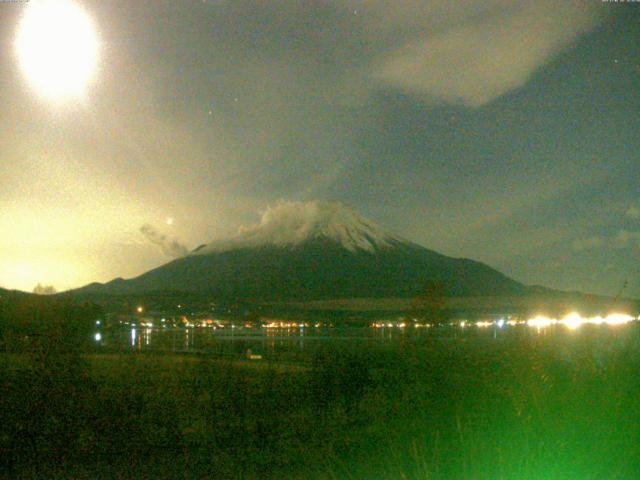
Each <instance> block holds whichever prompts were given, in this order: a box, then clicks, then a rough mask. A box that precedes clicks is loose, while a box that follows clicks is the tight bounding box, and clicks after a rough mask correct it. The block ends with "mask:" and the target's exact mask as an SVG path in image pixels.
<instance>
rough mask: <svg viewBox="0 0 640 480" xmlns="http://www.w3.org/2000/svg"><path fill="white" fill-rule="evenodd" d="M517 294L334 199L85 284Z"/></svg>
mask: <svg viewBox="0 0 640 480" xmlns="http://www.w3.org/2000/svg"><path fill="white" fill-rule="evenodd" d="M434 289H436V290H438V292H439V294H441V295H445V296H453V297H459V296H472V295H519V294H523V293H525V292H526V289H527V287H525V286H524V285H523V284H521V283H519V282H517V281H515V280H513V279H511V278H509V277H507V276H506V275H504V274H502V273H500V272H498V271H497V270H495V269H493V268H491V267H489V266H487V265H485V264H483V263H480V262H477V261H474V260H470V259H466V258H453V257H448V256H446V255H443V254H440V253H438V252H435V251H433V250H429V249H427V248H425V247H422V246H420V245H418V244H416V243H413V242H411V241H408V240H405V239H403V238H402V237H400V236H397V235H395V234H393V233H391V232H389V231H387V230H386V229H384V228H382V227H379V226H378V225H376V224H375V223H374V222H372V221H370V220H368V219H366V218H364V217H362V216H360V215H358V214H357V213H356V212H354V211H353V210H351V209H349V208H347V207H345V206H344V205H342V204H340V203H338V202H322V201H312V202H306V203H302V202H279V203H278V204H276V205H275V206H274V207H270V208H268V209H267V210H266V211H265V212H264V213H263V216H262V219H261V220H260V222H259V223H257V224H256V225H253V226H250V227H246V228H243V229H240V230H239V232H238V234H236V235H235V236H233V237H231V238H229V239H226V240H217V241H214V242H211V243H210V244H207V245H205V246H203V247H199V248H198V249H196V250H194V251H192V252H191V253H189V254H188V255H186V256H184V257H181V258H178V259H175V260H173V261H171V262H169V263H167V264H164V265H161V266H159V267H157V268H154V269H152V270H150V271H148V272H145V273H144V274H142V275H140V276H138V277H135V278H132V279H129V280H124V279H114V280H112V281H111V282H108V283H106V284H91V285H88V286H86V287H83V288H81V289H79V290H78V291H83V292H97V293H100V292H101V293H111V294H139V293H148V292H159V291H163V290H164V291H177V292H180V291H182V292H191V293H195V292H197V293H206V294H207V295H210V296H211V297H215V298H243V299H254V300H278V301H286V300H314V299H329V298H367V297H374V298H381V297H405V298H406V297H412V296H415V295H420V294H421V292H424V291H426V290H434Z"/></svg>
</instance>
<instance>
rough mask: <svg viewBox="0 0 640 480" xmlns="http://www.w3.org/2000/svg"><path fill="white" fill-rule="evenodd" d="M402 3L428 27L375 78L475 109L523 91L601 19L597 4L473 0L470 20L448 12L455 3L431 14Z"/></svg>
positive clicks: (393, 54) (395, 53)
mask: <svg viewBox="0 0 640 480" xmlns="http://www.w3.org/2000/svg"><path fill="white" fill-rule="evenodd" d="M393 3H394V8H395V7H396V5H395V3H396V2H393ZM399 3H401V4H404V5H405V8H404V9H401V11H404V14H405V15H409V14H410V13H411V8H410V7H407V4H413V5H414V9H415V10H414V11H413V14H414V16H416V17H417V18H423V22H422V24H421V25H414V29H416V30H418V33H416V34H414V35H412V36H410V37H409V38H408V39H407V41H406V42H405V43H404V44H403V45H401V46H400V47H399V48H397V49H396V50H395V51H393V52H391V53H390V54H388V55H387V56H386V58H385V59H384V60H383V61H382V62H379V63H378V64H377V66H376V68H375V69H374V70H373V75H374V76H375V77H376V78H377V79H378V80H379V81H381V82H383V83H385V84H387V85H389V86H392V87H395V88H398V89H401V90H404V91H406V92H408V93H412V94H419V95H421V96H423V97H425V98H426V99H432V100H437V101H442V102H447V103H456V104H464V105H467V106H471V107H479V106H482V105H484V104H486V103H489V102H491V101H492V100H495V99H496V98H498V97H500V96H502V95H504V94H506V93H508V92H510V91H512V90H514V89H516V88H518V87H521V86H522V85H524V84H525V83H526V82H527V80H528V79H529V78H530V77H531V75H532V74H533V73H534V72H535V71H536V70H537V69H539V68H540V67H541V66H543V65H544V64H546V63H547V62H549V61H550V60H551V59H553V57H554V56H556V55H557V54H559V53H560V52H562V51H563V50H565V49H566V48H568V47H569V46H571V45H572V44H573V43H574V42H575V41H576V38H577V37H579V36H580V35H581V34H584V33H586V32H589V31H590V30H592V29H593V28H594V27H595V26H596V25H597V24H598V23H599V21H600V19H601V16H600V12H601V10H600V9H599V8H598V7H597V6H595V5H594V4H595V3H596V2H591V4H587V3H585V2H580V1H574V2H558V1H557V0H552V1H549V0H540V1H535V2H534V1H523V2H512V1H505V0H494V1H488V2H486V1H485V2H472V1H466V2H463V3H464V4H466V7H467V11H468V12H469V13H466V14H465V13H463V12H457V11H455V10H456V7H453V6H451V7H449V8H446V6H445V4H446V5H450V4H451V2H448V1H447V2H435V4H436V5H435V6H434V5H431V6H430V7H429V8H427V7H426V6H423V5H422V4H421V3H420V2H415V1H412V2H409V1H401V2H399ZM597 3H599V2H597ZM481 5H482V6H484V8H481ZM438 6H439V7H440V8H437V7H438ZM416 27H417V28H416ZM420 27H422V30H420Z"/></svg>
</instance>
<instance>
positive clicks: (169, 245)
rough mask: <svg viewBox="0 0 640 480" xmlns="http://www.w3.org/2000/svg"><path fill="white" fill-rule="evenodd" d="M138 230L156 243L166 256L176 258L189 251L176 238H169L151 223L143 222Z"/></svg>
mask: <svg viewBox="0 0 640 480" xmlns="http://www.w3.org/2000/svg"><path fill="white" fill-rule="evenodd" d="M140 232H141V233H142V234H143V235H144V236H145V237H146V239H147V240H149V241H150V242H151V243H153V244H154V245H158V246H159V247H160V248H161V249H162V253H164V254H165V255H167V256H168V257H172V258H178V257H184V256H185V255H186V254H187V253H189V249H188V248H187V247H186V246H185V245H183V244H182V243H180V241H178V239H176V238H170V237H168V236H167V235H165V234H163V233H161V232H160V231H158V230H157V229H156V228H155V227H154V226H153V225H151V224H148V223H145V224H144V225H142V227H140Z"/></svg>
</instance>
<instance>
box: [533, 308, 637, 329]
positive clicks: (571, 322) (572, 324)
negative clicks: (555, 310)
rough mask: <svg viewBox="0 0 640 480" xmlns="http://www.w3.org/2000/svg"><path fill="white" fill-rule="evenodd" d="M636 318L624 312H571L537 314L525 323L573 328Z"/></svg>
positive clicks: (631, 320) (616, 323)
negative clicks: (558, 316)
mask: <svg viewBox="0 0 640 480" xmlns="http://www.w3.org/2000/svg"><path fill="white" fill-rule="evenodd" d="M634 320H636V318H635V317H632V316H631V315H627V314H624V313H612V314H609V315H607V316H606V317H601V316H595V317H583V316H582V315H580V314H579V313H576V312H572V313H570V314H568V315H566V316H564V317H563V318H561V319H556V318H549V317H545V316H543V315H538V316H536V317H533V318H530V319H529V320H527V325H528V326H530V327H535V328H545V327H549V326H551V325H564V326H565V327H567V328H569V329H571V330H575V329H576V328H578V327H579V326H581V325H584V324H592V325H603V324H604V325H623V324H625V323H629V322H633V321H634Z"/></svg>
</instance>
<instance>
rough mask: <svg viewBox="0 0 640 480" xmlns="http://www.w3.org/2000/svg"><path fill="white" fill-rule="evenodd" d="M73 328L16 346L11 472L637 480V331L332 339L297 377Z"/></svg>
mask: <svg viewBox="0 0 640 480" xmlns="http://www.w3.org/2000/svg"><path fill="white" fill-rule="evenodd" d="M90 313H91V312H90V311H88V310H86V309H84V310H78V309H76V308H75V307H69V306H64V307H60V308H59V309H58V310H54V314H53V315H54V316H55V315H57V316H69V317H74V316H75V317H74V318H75V323H74V325H77V324H78V321H80V318H84V316H90ZM50 320H51V319H50ZM52 323H54V324H55V322H52ZM80 323H82V322H81V321H80ZM5 325H6V322H5ZM66 325H67V323H65V322H61V323H60V324H58V326H57V327H56V328H53V329H49V330H48V331H47V335H44V336H33V339H37V341H36V340H33V341H27V340H24V338H25V337H26V338H27V339H28V338H29V335H24V336H23V337H21V338H23V340H24V342H23V343H21V344H20V345H21V347H20V349H11V348H7V344H6V343H5V352H4V353H2V354H1V355H2V356H1V359H0V365H2V366H1V367H0V391H1V392H2V395H1V396H0V471H1V472H2V475H3V476H4V477H5V478H56V479H58V478H74V479H77V478H221V479H223V478H224V479H233V478H238V479H240V478H255V479H265V478H280V479H282V478H292V479H298V478H300V479H302V478H305V479H307V478H318V479H325V478H327V479H332V478H333V479H446V480H448V479H472V480H481V479H550V480H558V479H580V480H586V479H598V480H601V479H635V478H640V442H639V441H638V440H640V416H639V415H638V412H639V411H640V377H639V376H638V372H639V371H640V335H639V333H640V332H638V330H637V326H635V325H634V326H628V327H625V328H622V329H607V328H606V327H595V328H591V327H587V328H585V329H584V330H581V331H579V332H565V334H559V335H555V336H547V337H545V336H541V337H536V336H519V335H514V336H513V337H512V338H508V337H507V338H505V339H504V340H503V341H491V342H481V341H480V340H474V341H461V340H458V341H455V342H454V341H451V342H448V343H447V342H442V341H436V340H425V339H424V338H422V339H415V340H413V339H411V338H407V340H406V341H405V342H402V343H399V344H398V345H396V346H395V347H393V348H389V347H387V348H382V347H380V348H374V349H372V348H370V347H368V348H367V349H359V350H357V351H353V350H349V351H346V350H342V349H341V348H340V347H339V346H335V345H334V346H332V347H330V348H329V347H328V348H324V349H320V350H317V351H315V352H311V353H310V354H309V358H308V359H307V360H306V361H305V362H303V363H301V364H300V365H299V366H298V367H297V368H288V367H287V368H282V366H280V365H277V364H272V365H271V364H268V363H266V364H265V363H258V364H255V363H249V362H242V361H233V362H232V361H226V360H212V359H209V358H195V357H188V356H179V355H176V356H174V355H164V356H158V355H145V354H123V355H99V354H95V353H92V352H91V351H89V350H87V349H85V348H83V347H82V343H81V342H79V343H74V342H71V343H67V342H66V341H63V338H73V335H70V336H69V335H67V336H60V335H61V333H62V332H64V330H65V328H67V326H66ZM69 328H70V327H69ZM5 330H6V329H5ZM75 331H77V332H78V338H79V339H81V338H82V336H83V335H84V333H83V331H82V329H80V330H75ZM87 343H88V342H87ZM256 365H260V367H259V368H256Z"/></svg>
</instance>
